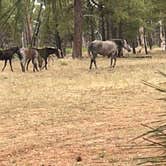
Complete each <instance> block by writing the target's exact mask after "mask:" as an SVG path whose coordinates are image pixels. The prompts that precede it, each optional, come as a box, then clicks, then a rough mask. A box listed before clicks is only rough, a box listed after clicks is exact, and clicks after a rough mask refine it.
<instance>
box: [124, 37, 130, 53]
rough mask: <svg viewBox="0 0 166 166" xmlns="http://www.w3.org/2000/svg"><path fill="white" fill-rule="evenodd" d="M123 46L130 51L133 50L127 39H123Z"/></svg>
mask: <svg viewBox="0 0 166 166" xmlns="http://www.w3.org/2000/svg"><path fill="white" fill-rule="evenodd" d="M123 48H124V49H126V50H127V51H128V52H130V51H131V47H130V45H129V44H128V43H127V41H126V40H123Z"/></svg>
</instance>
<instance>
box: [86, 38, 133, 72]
mask: <svg viewBox="0 0 166 166" xmlns="http://www.w3.org/2000/svg"><path fill="white" fill-rule="evenodd" d="M122 47H123V48H125V49H127V50H128V51H131V50H130V47H129V45H128V44H127V42H126V41H124V43H123V45H122ZM88 54H89V56H90V58H91V62H90V67H89V69H91V68H92V64H93V63H94V65H95V67H96V68H97V64H96V57H97V54H100V55H103V56H108V57H109V58H111V67H115V65H116V58H117V55H118V46H117V44H116V43H115V42H114V41H108V40H107V41H101V40H94V41H92V42H91V43H90V44H89V46H88Z"/></svg>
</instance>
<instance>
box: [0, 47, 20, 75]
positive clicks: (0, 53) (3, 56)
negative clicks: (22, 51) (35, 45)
mask: <svg viewBox="0 0 166 166" xmlns="http://www.w3.org/2000/svg"><path fill="white" fill-rule="evenodd" d="M18 50H19V47H12V48H9V49H7V50H0V60H2V61H5V63H4V67H3V68H2V71H4V69H5V67H6V65H7V61H9V64H10V68H11V71H12V72H13V67H12V59H13V55H14V54H15V53H17V51H18Z"/></svg>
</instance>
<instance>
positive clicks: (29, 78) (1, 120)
mask: <svg viewBox="0 0 166 166" xmlns="http://www.w3.org/2000/svg"><path fill="white" fill-rule="evenodd" d="M97 64H98V70H95V69H93V70H92V71H89V70H88V67H89V59H88V58H83V59H82V60H72V59H70V58H66V59H60V60H57V59H55V61H54V62H52V61H51V62H50V63H49V66H48V70H47V71H45V70H42V71H41V72H36V73H33V72H32V67H29V70H30V71H29V72H26V73H22V72H21V70H20V65H19V62H18V61H14V62H13V68H14V72H13V73H12V72H11V71H10V68H9V66H7V69H6V70H5V71H4V72H1V73H0V165H1V166H10V165H11V166H12V165H18V166H24V165H25V166H29V165H30V166H31V165H33V166H49V165H50V166H134V165H136V164H137V163H139V162H140V160H139V161H138V160H137V158H140V157H145V156H149V155H154V154H155V150H154V151H153V149H150V150H149V149H146V148H141V147H142V146H141V144H142V143H144V141H143V139H141V138H140V139H138V140H134V141H130V140H131V139H133V138H135V137H137V136H139V135H141V134H142V133H144V132H146V131H148V129H146V128H145V127H143V126H142V125H141V124H150V123H151V122H152V121H154V120H158V119H159V118H161V117H159V116H158V115H159V114H160V113H162V112H164V111H165V110H166V109H165V108H166V102H165V101H164V100H159V99H161V98H164V97H165V96H164V95H163V94H162V93H160V92H157V91H155V90H154V89H152V88H150V87H147V86H145V85H143V84H142V82H141V80H146V81H149V82H151V83H155V84H159V83H160V85H161V86H165V87H166V79H165V78H164V77H163V76H161V75H159V74H158V73H157V72H156V71H157V70H161V71H163V72H166V54H165V55H164V54H160V53H156V54H153V56H152V58H119V59H118V60H117V66H116V68H115V69H113V70H111V69H110V68H109V61H108V59H107V58H98V59H97ZM2 65H3V62H0V66H1V67H2ZM79 160H80V162H78V161H79Z"/></svg>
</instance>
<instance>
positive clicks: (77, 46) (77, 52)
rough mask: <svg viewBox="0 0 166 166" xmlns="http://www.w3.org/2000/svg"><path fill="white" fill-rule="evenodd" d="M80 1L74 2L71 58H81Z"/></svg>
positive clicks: (75, 0)
mask: <svg viewBox="0 0 166 166" xmlns="http://www.w3.org/2000/svg"><path fill="white" fill-rule="evenodd" d="M82 20H83V17H82V0H74V43H73V54H72V57H73V58H81V57H82Z"/></svg>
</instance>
